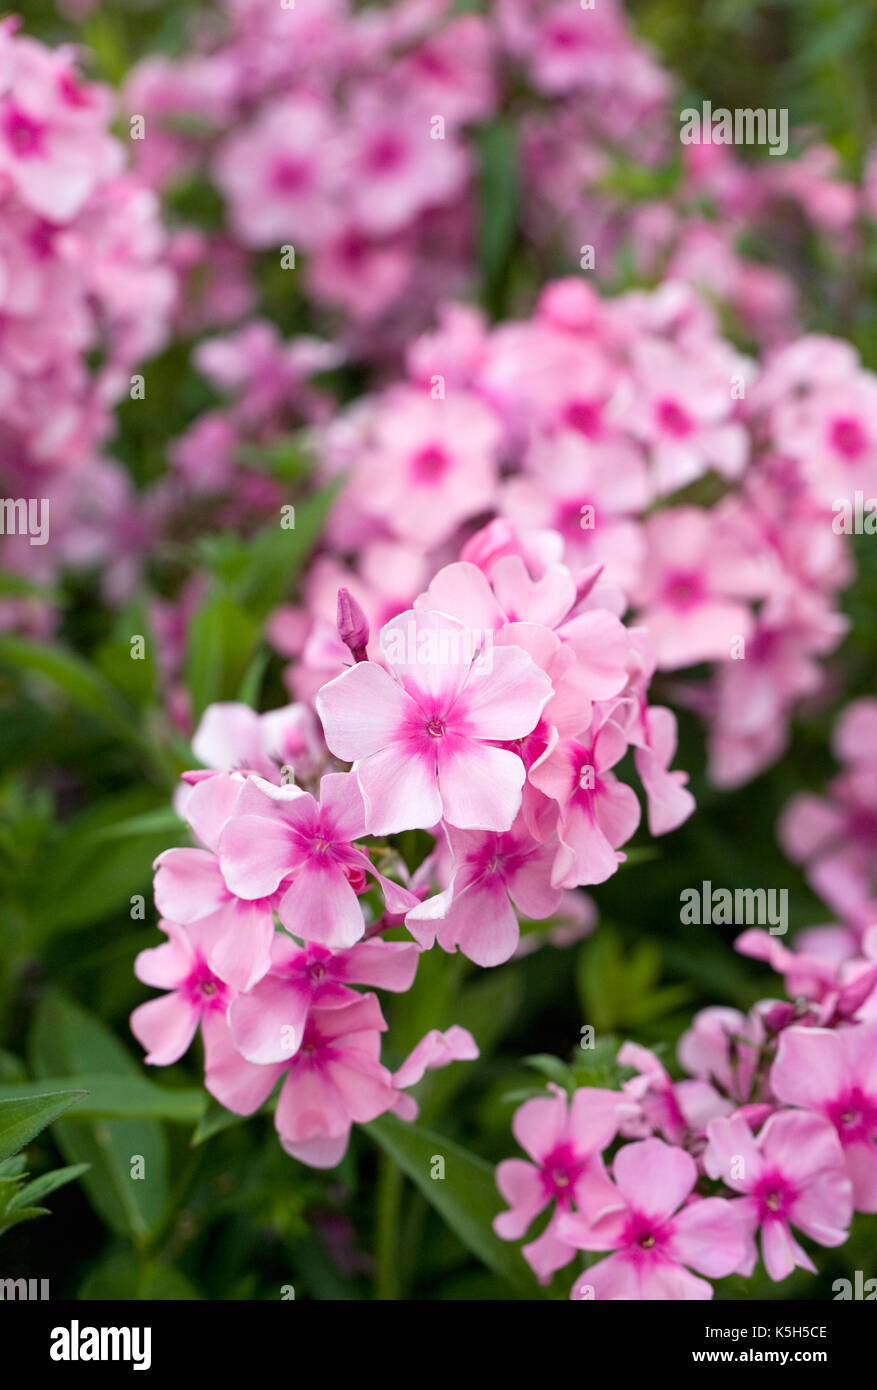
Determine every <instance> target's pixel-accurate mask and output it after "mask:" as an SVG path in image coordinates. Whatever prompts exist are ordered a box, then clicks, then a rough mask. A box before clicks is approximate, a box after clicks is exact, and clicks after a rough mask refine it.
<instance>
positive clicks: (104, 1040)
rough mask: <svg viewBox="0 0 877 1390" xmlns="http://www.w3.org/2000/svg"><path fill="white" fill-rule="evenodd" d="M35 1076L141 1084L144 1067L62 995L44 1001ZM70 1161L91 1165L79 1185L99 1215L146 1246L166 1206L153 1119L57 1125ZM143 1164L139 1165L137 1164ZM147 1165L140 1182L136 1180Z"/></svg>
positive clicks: (163, 1162) (161, 1144)
mask: <svg viewBox="0 0 877 1390" xmlns="http://www.w3.org/2000/svg"><path fill="white" fill-rule="evenodd" d="M30 1051H31V1061H32V1066H33V1070H34V1072H35V1073H36V1074H37V1075H38V1076H59V1075H60V1076H71V1077H72V1076H74V1075H77V1074H78V1075H82V1074H85V1073H98V1074H100V1075H108V1074H109V1075H113V1076H117V1077H120V1078H127V1079H130V1080H131V1082H132V1085H135V1084H137V1083H138V1082H140V1081H142V1079H143V1078H142V1075H141V1071H140V1067H139V1066H138V1065H137V1063H136V1062H135V1061H134V1060H133V1059H132V1057H131V1056H130V1054H129V1053H128V1051H127V1049H126V1048H124V1047H123V1046H122V1044H121V1043H120V1042H119V1040H118V1039H117V1038H116V1037H114V1036H113V1034H112V1033H111V1032H110V1031H109V1029H108V1028H106V1027H105V1026H104V1024H103V1023H101V1022H100V1020H99V1019H97V1018H95V1017H94V1016H93V1015H91V1014H89V1013H87V1012H86V1011H85V1010H84V1009H82V1008H81V1007H80V1006H79V1005H78V1004H74V1003H73V1002H72V1000H68V999H66V998H65V997H63V996H62V995H60V994H51V995H47V996H46V997H45V998H44V999H43V1000H42V1001H41V1003H40V1005H39V1007H38V1009H37V1011H36V1014H35V1017H34V1022H33V1027H32V1030H31V1038H30ZM53 1133H54V1137H55V1141H56V1143H57V1145H58V1148H59V1149H60V1150H61V1152H62V1154H63V1155H64V1157H65V1159H66V1160H67V1162H68V1163H74V1164H76V1163H88V1164H89V1165H90V1169H89V1172H87V1173H86V1174H85V1175H84V1176H83V1179H82V1186H83V1188H84V1189H85V1191H86V1193H87V1195H88V1198H89V1200H90V1202H91V1204H92V1206H93V1207H94V1209H95V1211H96V1212H97V1213H98V1215H99V1216H100V1218H101V1219H102V1220H103V1221H104V1222H105V1223H106V1225H108V1226H109V1227H110V1229H111V1230H112V1231H114V1232H115V1233H116V1234H118V1235H123V1236H129V1237H131V1238H132V1239H134V1240H135V1241H136V1242H137V1243H138V1244H143V1243H145V1242H146V1241H147V1240H148V1238H149V1236H150V1235H151V1234H152V1233H153V1232H154V1231H156V1230H157V1228H158V1226H159V1224H160V1222H161V1220H162V1217H163V1215H164V1212H165V1209H166V1207H167V1202H168V1177H167V1148H166V1144H165V1138H164V1132H163V1130H162V1128H161V1125H160V1124H159V1123H158V1122H157V1121H156V1120H122V1119H120V1120H94V1121H92V1122H91V1123H73V1122H72V1121H68V1120H62V1121H60V1122H59V1123H57V1124H56V1125H55V1128H54V1131H53ZM135 1159H141V1160H142V1165H141V1164H137V1166H136V1168H135V1167H134V1160H135ZM141 1166H142V1170H143V1177H142V1178H136V1177H134V1176H132V1173H133V1172H134V1171H139V1170H140V1168H141Z"/></svg>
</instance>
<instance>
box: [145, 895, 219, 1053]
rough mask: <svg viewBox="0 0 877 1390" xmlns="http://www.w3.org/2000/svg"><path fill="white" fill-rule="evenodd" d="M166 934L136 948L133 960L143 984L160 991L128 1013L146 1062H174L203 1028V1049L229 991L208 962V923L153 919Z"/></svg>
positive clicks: (213, 931) (211, 929) (210, 1039)
mask: <svg viewBox="0 0 877 1390" xmlns="http://www.w3.org/2000/svg"><path fill="white" fill-rule="evenodd" d="M159 925H160V926H161V928H162V930H163V931H165V932H166V933H167V937H168V939H167V941H165V942H163V943H162V944H161V945H160V946H152V947H149V948H148V949H147V950H145V951H141V952H140V953H139V955H138V956H137V959H136V960H135V962H134V974H135V975H136V976H137V978H138V980H142V982H143V983H144V984H145V985H153V986H155V988H157V989H163V990H166V991H167V993H165V994H163V995H162V996H161V998H159V999H150V1000H148V1001H147V1003H145V1004H140V1005H139V1006H138V1007H137V1008H136V1009H135V1010H134V1012H133V1013H132V1015H131V1031H132V1033H133V1034H134V1036H135V1038H136V1039H137V1041H138V1042H139V1043H141V1044H142V1045H143V1046H144V1047H145V1048H146V1050H147V1051H146V1057H145V1059H144V1060H145V1061H146V1062H147V1063H148V1064H149V1065H150V1066H156V1067H167V1066H170V1065H171V1063H173V1062H178V1061H179V1059H180V1058H181V1057H182V1056H183V1054H184V1052H186V1051H187V1050H188V1048H189V1044H190V1043H191V1041H192V1039H193V1038H194V1036H195V1034H196V1032H197V1031H198V1027H199V1025H200V1026H201V1027H202V1028H203V1033H204V1045H205V1049H206V1051H207V1052H208V1053H209V1051H210V1047H211V1043H212V1042H213V1041H215V1039H216V1037H217V1032H216V1027H215V1025H216V1024H217V1023H218V1024H219V1025H220V1032H221V1031H222V1028H221V1025H222V1021H223V1019H224V1017H225V1013H226V1011H227V1009H228V1006H229V1004H230V1002H231V1000H232V999H233V998H234V991H233V990H232V989H230V988H229V987H228V985H226V984H225V983H224V981H223V980H221V979H220V978H219V977H218V976H217V975H216V974H214V972H213V971H212V970H211V968H210V965H209V963H208V957H209V954H210V950H211V947H212V945H213V942H214V939H215V937H216V934H217V928H216V926H215V925H213V924H210V923H208V924H205V923H203V922H194V923H192V924H190V925H189V926H187V927H184V926H180V925H179V924H178V923H176V922H168V921H162V922H161V923H160V924H159Z"/></svg>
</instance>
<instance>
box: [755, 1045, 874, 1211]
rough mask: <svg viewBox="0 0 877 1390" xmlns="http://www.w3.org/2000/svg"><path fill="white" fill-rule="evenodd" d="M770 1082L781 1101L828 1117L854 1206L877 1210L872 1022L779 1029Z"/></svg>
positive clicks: (860, 1209) (860, 1208)
mask: <svg viewBox="0 0 877 1390" xmlns="http://www.w3.org/2000/svg"><path fill="white" fill-rule="evenodd" d="M770 1084H771V1086H772V1088H773V1091H774V1093H775V1095H776V1097H777V1099H778V1100H780V1101H782V1102H783V1103H784V1104H785V1105H797V1106H800V1107H801V1109H803V1110H810V1111H815V1112H816V1113H817V1114H818V1115H822V1116H824V1118H825V1119H827V1120H829V1121H830V1122H831V1124H832V1125H833V1126H834V1128H835V1130H836V1131H837V1136H838V1138H839V1140H840V1143H841V1148H842V1150H843V1155H844V1161H845V1164H846V1171H847V1173H848V1175H849V1177H850V1179H851V1180H852V1185H853V1200H854V1203H855V1208H856V1211H877V1142H875V1141H877V1024H875V1023H862V1024H857V1025H856V1026H855V1027H846V1028H839V1029H837V1030H831V1029H828V1028H787V1029H785V1030H784V1031H783V1033H781V1035H780V1040H779V1046H778V1048H777V1055H776V1060H775V1061H774V1063H773V1066H772V1067H771V1070H770Z"/></svg>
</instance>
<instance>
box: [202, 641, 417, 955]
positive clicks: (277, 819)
mask: <svg viewBox="0 0 877 1390" xmlns="http://www.w3.org/2000/svg"><path fill="white" fill-rule="evenodd" d="M354 669H355V668H354ZM364 834H365V808H364V806H363V798H362V793H361V791H360V788H359V785H358V784H357V780H356V778H355V777H354V776H353V775H352V774H349V773H329V774H327V775H326V776H325V777H323V778H322V780H321V782H320V799H319V801H317V800H315V798H314V797H313V796H311V794H310V793H309V792H305V791H303V790H301V788H299V787H294V786H280V787H276V786H274V785H272V783H270V782H267V781H265V780H264V779H263V778H259V777H250V778H248V779H247V782H246V784H245V786H244V787H243V788H242V789H241V793H240V796H239V798H238V801H237V803H236V805H235V812H234V815H233V816H232V817H231V819H230V820H229V821H228V822H227V823H226V825H225V827H224V828H223V831H222V834H221V836H220V841H219V862H220V867H221V869H222V874H223V877H224V879H225V882H226V883H227V884H228V886H229V888H230V890H231V891H232V892H233V893H234V894H235V895H236V896H237V897H239V898H242V899H245V900H264V899H266V898H269V897H271V896H272V895H275V894H278V893H280V896H279V900H278V901H277V914H278V916H279V917H280V920H281V922H283V924H284V926H286V927H288V928H289V929H290V931H293V932H295V933H296V934H297V935H299V936H303V937H304V938H305V939H306V940H308V941H318V942H321V943H322V944H323V945H324V946H334V947H342V946H352V945H353V944H354V942H356V941H358V940H359V939H360V937H361V936H362V935H363V933H364V931H365V921H364V918H363V914H362V908H361V907H360V905H359V902H358V901H357V897H358V894H359V893H362V892H364V891H365V889H366V887H367V880H368V878H369V877H372V878H374V879H375V880H376V881H377V882H378V883H379V884H380V887H381V889H382V891H383V894H384V898H385V900H386V902H387V906H388V907H389V908H390V909H391V910H392V911H395V912H404V911H405V910H406V909H407V908H409V907H414V906H415V904H416V902H417V899H416V898H415V897H414V896H413V894H411V893H409V892H408V891H407V890H406V889H404V888H401V887H399V886H398V884H395V883H393V882H392V881H391V880H390V879H388V878H385V877H384V875H383V874H380V873H379V872H378V871H377V869H375V867H374V865H373V864H372V862H371V860H370V859H369V857H368V855H367V854H366V853H364V851H363V850H361V849H357V848H356V847H355V845H354V844H353V841H354V840H358V839H360V838H361V837H362V836H363V835H364ZM281 887H282V893H281V892H280V890H281Z"/></svg>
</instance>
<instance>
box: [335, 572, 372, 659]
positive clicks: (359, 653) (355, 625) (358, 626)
mask: <svg viewBox="0 0 877 1390" xmlns="http://www.w3.org/2000/svg"><path fill="white" fill-rule="evenodd" d="M336 621H337V623H338V634H339V636H340V638H341V641H342V642H343V643H344V645H345V647H349V648H350V650H351V652H352V653H353V659H354V661H368V654H367V652H366V647H367V646H368V618H367V617H366V616H365V614H364V613H363V611H362V608H361V607H360V605H359V604H358V603H357V601H356V599H355V598H354V597H353V594H352V593H351V592H350V590H349V589H344V588H341V589H339V590H338V616H337V619H336Z"/></svg>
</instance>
